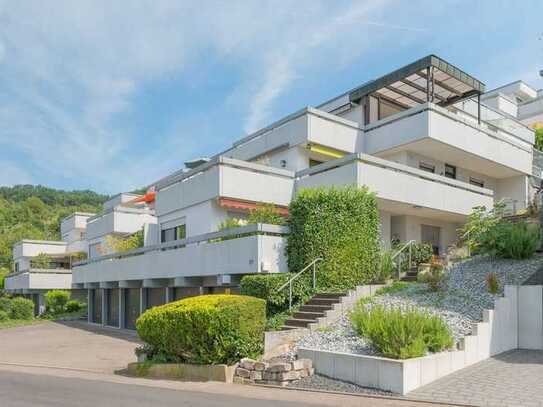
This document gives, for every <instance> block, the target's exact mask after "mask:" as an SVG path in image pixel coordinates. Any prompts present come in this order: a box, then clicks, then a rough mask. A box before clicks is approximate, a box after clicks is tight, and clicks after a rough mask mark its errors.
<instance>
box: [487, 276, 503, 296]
mask: <svg viewBox="0 0 543 407" xmlns="http://www.w3.org/2000/svg"><path fill="white" fill-rule="evenodd" d="M485 280H486V289H487V290H488V292H489V293H490V294H498V292H499V290H500V283H499V281H498V275H497V274H496V273H488V274H487V275H486V279H485Z"/></svg>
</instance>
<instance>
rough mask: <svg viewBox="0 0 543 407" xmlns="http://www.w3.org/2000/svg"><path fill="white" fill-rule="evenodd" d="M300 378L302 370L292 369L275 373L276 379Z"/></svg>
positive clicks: (289, 379)
mask: <svg viewBox="0 0 543 407" xmlns="http://www.w3.org/2000/svg"><path fill="white" fill-rule="evenodd" d="M299 378H300V372H299V371H297V370H291V371H290V372H280V373H275V380H278V381H281V382H284V381H291V380H298V379H299Z"/></svg>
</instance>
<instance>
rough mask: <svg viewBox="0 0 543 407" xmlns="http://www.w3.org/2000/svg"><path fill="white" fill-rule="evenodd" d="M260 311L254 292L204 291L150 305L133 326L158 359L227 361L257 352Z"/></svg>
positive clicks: (262, 321) (262, 310)
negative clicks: (209, 292)
mask: <svg viewBox="0 0 543 407" xmlns="http://www.w3.org/2000/svg"><path fill="white" fill-rule="evenodd" d="M265 312H266V309H265V302H264V301H263V300H261V299H258V298H253V297H247V296H241V295H203V296H198V297H191V298H186V299H183V300H180V301H176V302H172V303H169V304H166V305H162V306H159V307H153V308H151V309H150V310H148V311H146V312H145V313H144V314H143V315H141V316H140V317H139V318H138V320H137V321H136V328H137V331H138V335H139V336H140V338H141V339H142V340H143V341H145V342H146V343H147V344H148V345H150V346H151V348H152V349H153V353H154V355H155V356H158V357H161V358H162V360H165V361H171V362H183V363H194V364H220V363H226V364H232V363H235V362H237V361H239V360H240V359H241V358H243V357H257V356H258V355H259V354H260V353H261V351H262V346H263V336H264V324H265V318H266V314H265Z"/></svg>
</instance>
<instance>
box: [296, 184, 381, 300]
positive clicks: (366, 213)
mask: <svg viewBox="0 0 543 407" xmlns="http://www.w3.org/2000/svg"><path fill="white" fill-rule="evenodd" d="M288 226H289V227H290V234H289V236H288V240H287V257H288V265H289V269H290V270H291V271H293V272H296V271H300V270H302V268H303V267H305V266H306V265H307V264H309V263H310V262H311V261H313V260H314V259H315V258H317V257H321V258H323V259H324V261H323V262H321V263H319V264H318V278H317V289H318V290H326V291H336V292H343V291H345V290H347V289H351V288H353V287H355V286H356V285H359V284H364V283H369V282H372V281H374V280H375V277H376V274H377V270H378V264H379V251H380V249H379V212H378V209H377V200H376V198H375V195H374V194H373V193H370V192H369V191H368V190H367V188H357V187H354V186H353V187H344V188H316V189H305V190H302V191H301V192H300V193H299V194H298V196H297V197H296V198H295V199H294V200H293V201H292V202H291V204H290V207H289V219H288ZM302 278H303V279H305V280H306V284H309V281H308V280H309V279H311V273H307V275H304V276H303V277H302Z"/></svg>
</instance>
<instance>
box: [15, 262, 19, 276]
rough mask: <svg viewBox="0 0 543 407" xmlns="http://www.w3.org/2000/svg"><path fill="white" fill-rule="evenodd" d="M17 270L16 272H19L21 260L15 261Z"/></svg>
mask: <svg viewBox="0 0 543 407" xmlns="http://www.w3.org/2000/svg"><path fill="white" fill-rule="evenodd" d="M15 272H16V273H17V272H19V262H18V261H16V262H15Z"/></svg>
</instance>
